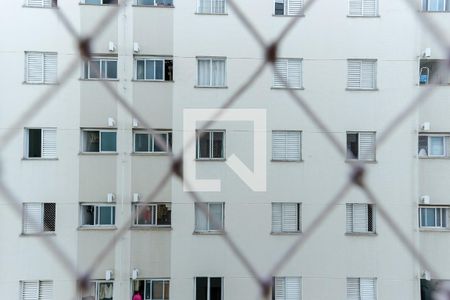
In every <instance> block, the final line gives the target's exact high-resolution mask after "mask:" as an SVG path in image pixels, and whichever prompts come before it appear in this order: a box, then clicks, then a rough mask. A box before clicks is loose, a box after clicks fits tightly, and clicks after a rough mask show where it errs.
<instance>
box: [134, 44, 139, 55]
mask: <svg viewBox="0 0 450 300" xmlns="http://www.w3.org/2000/svg"><path fill="white" fill-rule="evenodd" d="M140 50H141V48H139V43H134V44H133V51H134V52H135V53H138V52H139V51H140Z"/></svg>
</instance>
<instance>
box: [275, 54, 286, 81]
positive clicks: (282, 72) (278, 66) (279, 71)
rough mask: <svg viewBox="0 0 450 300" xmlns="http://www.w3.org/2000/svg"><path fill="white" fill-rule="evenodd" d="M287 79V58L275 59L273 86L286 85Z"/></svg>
mask: <svg viewBox="0 0 450 300" xmlns="http://www.w3.org/2000/svg"><path fill="white" fill-rule="evenodd" d="M287 80H288V61H287V59H277V60H276V61H275V74H274V76H273V86H274V87H286V84H287V82H288V81H287Z"/></svg>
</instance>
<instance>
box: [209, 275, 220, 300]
mask: <svg viewBox="0 0 450 300" xmlns="http://www.w3.org/2000/svg"><path fill="white" fill-rule="evenodd" d="M209 284H210V287H209V300H222V278H217V277H216V278H214V277H212V278H210V279H209Z"/></svg>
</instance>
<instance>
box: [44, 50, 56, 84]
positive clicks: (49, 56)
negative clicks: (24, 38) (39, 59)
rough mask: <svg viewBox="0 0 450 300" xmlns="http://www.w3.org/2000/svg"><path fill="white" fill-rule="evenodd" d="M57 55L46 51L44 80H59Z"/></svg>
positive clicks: (49, 81)
mask: <svg viewBox="0 0 450 300" xmlns="http://www.w3.org/2000/svg"><path fill="white" fill-rule="evenodd" d="M56 65H57V55H56V53H44V82H45V83H55V82H56V80H57V74H56V73H57V69H56V68H57V67H56Z"/></svg>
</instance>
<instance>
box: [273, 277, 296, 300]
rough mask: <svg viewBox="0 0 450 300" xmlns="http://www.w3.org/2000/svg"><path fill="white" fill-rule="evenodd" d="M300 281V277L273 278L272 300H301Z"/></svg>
mask: <svg viewBox="0 0 450 300" xmlns="http://www.w3.org/2000/svg"><path fill="white" fill-rule="evenodd" d="M301 299H302V280H301V278H300V277H274V278H273V287H272V300H301Z"/></svg>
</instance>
